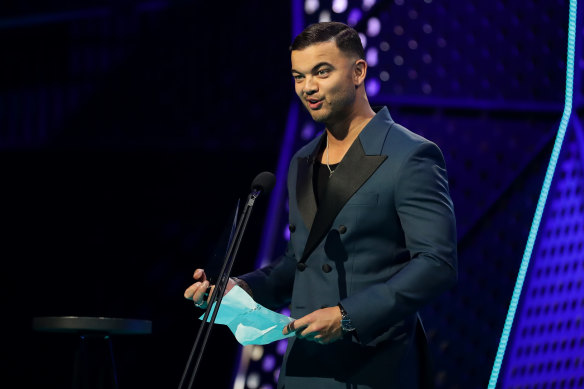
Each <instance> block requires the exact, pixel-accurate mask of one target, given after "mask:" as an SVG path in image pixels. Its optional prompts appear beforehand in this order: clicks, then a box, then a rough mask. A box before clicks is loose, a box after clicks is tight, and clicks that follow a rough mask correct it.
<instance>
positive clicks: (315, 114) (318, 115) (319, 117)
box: [308, 110, 328, 123]
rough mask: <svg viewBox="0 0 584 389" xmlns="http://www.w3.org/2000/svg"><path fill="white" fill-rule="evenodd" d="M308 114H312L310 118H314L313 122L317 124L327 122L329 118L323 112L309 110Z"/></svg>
mask: <svg viewBox="0 0 584 389" xmlns="http://www.w3.org/2000/svg"><path fill="white" fill-rule="evenodd" d="M308 112H309V113H310V116H312V120H314V121H315V122H317V123H323V122H325V121H326V119H327V117H328V116H327V115H326V114H325V113H324V112H321V111H320V110H318V111H312V110H309V111H308Z"/></svg>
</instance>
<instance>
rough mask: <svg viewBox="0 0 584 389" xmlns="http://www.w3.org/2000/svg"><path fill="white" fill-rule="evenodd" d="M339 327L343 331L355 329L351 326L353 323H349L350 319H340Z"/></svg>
mask: <svg viewBox="0 0 584 389" xmlns="http://www.w3.org/2000/svg"><path fill="white" fill-rule="evenodd" d="M341 328H342V329H343V330H344V331H353V330H354V329H355V327H353V325H352V324H351V320H350V319H342V320H341Z"/></svg>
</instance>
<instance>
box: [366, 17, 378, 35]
mask: <svg viewBox="0 0 584 389" xmlns="http://www.w3.org/2000/svg"><path fill="white" fill-rule="evenodd" d="M379 31H381V22H380V21H379V19H377V18H375V17H372V18H371V19H369V20H368V21H367V35H369V36H377V35H378V34H379Z"/></svg>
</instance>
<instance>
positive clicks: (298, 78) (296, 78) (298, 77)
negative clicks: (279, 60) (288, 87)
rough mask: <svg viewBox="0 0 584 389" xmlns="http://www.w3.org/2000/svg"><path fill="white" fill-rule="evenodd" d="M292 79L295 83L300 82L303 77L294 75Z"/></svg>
mask: <svg viewBox="0 0 584 389" xmlns="http://www.w3.org/2000/svg"><path fill="white" fill-rule="evenodd" d="M292 77H294V79H295V80H296V81H302V79H303V78H304V76H302V75H300V74H296V75H294V76H292Z"/></svg>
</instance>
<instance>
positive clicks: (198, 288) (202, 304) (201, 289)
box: [185, 269, 236, 309]
mask: <svg viewBox="0 0 584 389" xmlns="http://www.w3.org/2000/svg"><path fill="white" fill-rule="evenodd" d="M193 278H194V279H195V281H197V282H195V283H194V284H192V285H191V286H189V287H188V288H187V289H186V290H185V298H186V299H189V300H193V302H194V303H195V306H197V307H199V308H202V309H205V308H207V303H208V302H209V299H210V298H211V297H210V296H211V295H212V294H213V289H215V285H211V283H210V282H209V280H207V275H206V274H205V271H204V270H203V269H197V270H195V273H194V274H193ZM235 285H236V283H235V281H234V280H233V279H231V278H229V281H228V282H227V287H225V294H227V292H229V291H230V290H231V288H233V287H234V286H235Z"/></svg>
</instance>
